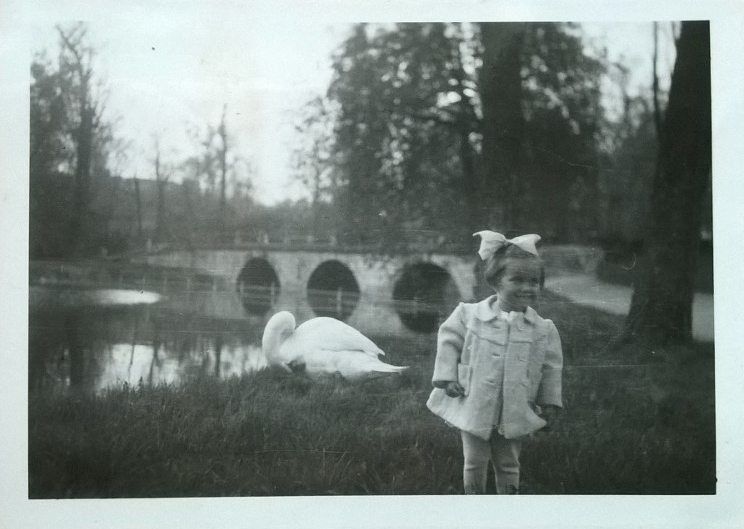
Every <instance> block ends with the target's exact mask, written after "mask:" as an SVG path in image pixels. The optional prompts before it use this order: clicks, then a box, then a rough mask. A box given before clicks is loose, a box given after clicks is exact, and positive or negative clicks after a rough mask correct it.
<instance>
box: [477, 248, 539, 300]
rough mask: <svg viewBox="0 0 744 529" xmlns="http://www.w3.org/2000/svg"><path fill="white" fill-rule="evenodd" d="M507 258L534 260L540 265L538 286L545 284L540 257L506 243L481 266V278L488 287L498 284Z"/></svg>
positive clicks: (494, 286)
mask: <svg viewBox="0 0 744 529" xmlns="http://www.w3.org/2000/svg"><path fill="white" fill-rule="evenodd" d="M509 259H534V260H536V261H537V263H538V264H539V265H540V288H541V289H542V288H543V286H544V285H545V265H544V264H543V261H542V259H540V258H539V257H537V256H536V255H533V254H531V253H529V252H526V251H524V250H522V249H521V248H520V247H519V246H516V245H514V244H506V245H504V246H502V247H501V248H499V249H498V250H496V251H495V252H494V253H493V255H492V256H491V257H489V258H488V260H487V261H486V266H485V267H484V268H483V278H484V279H485V281H486V283H487V284H488V285H489V286H490V287H492V288H496V286H497V285H498V284H499V281H500V280H501V277H502V276H503V275H504V270H505V269H506V263H507V261H508V260H509Z"/></svg>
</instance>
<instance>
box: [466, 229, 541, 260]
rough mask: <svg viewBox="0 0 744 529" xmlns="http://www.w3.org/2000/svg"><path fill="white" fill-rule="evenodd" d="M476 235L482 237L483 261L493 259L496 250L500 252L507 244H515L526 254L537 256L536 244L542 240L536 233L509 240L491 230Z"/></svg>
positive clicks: (481, 250) (480, 253)
mask: <svg viewBox="0 0 744 529" xmlns="http://www.w3.org/2000/svg"><path fill="white" fill-rule="evenodd" d="M476 235H480V238H481V244H480V248H479V249H478V255H480V257H481V259H483V260H484V261H485V260H486V259H488V258H489V257H491V256H492V255H493V254H494V252H495V251H496V250H498V249H499V248H501V247H502V246H506V245H507V244H513V245H514V246H518V247H519V248H521V249H522V250H524V251H525V252H529V253H531V254H532V255H535V256H537V248H535V243H537V241H539V240H540V236H539V235H536V234H534V233H530V234H527V235H520V236H519V237H514V238H513V239H507V238H506V237H504V236H503V235H501V234H500V233H497V232H495V231H489V230H483V231H479V232H478V233H474V234H473V237H475V236H476Z"/></svg>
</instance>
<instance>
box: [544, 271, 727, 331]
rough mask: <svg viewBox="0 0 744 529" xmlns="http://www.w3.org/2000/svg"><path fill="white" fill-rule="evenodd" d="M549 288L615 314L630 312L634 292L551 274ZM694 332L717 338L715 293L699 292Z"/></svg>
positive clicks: (580, 277)
mask: <svg viewBox="0 0 744 529" xmlns="http://www.w3.org/2000/svg"><path fill="white" fill-rule="evenodd" d="M545 288H547V289H549V290H551V291H553V292H555V293H556V294H559V295H561V296H565V297H567V298H569V299H570V300H571V301H574V302H576V303H579V304H581V305H590V306H592V307H596V308H598V309H599V310H603V311H606V312H610V313H612V314H627V313H628V310H629V309H630V298H631V295H632V293H633V291H632V289H631V288H630V287H624V286H620V285H612V284H609V283H603V282H602V281H600V280H598V279H597V278H596V277H593V276H589V275H567V276H558V277H550V278H548V279H547V280H546V281H545ZM692 335H693V337H694V338H695V339H696V340H700V341H707V342H712V341H713V295H712V294H700V293H698V294H695V299H694V301H693V305H692Z"/></svg>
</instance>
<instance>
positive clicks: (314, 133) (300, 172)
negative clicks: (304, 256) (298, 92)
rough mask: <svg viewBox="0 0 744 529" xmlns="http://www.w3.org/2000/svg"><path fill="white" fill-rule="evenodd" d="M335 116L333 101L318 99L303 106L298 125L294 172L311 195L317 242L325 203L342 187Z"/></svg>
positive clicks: (292, 160) (296, 124)
mask: <svg viewBox="0 0 744 529" xmlns="http://www.w3.org/2000/svg"><path fill="white" fill-rule="evenodd" d="M334 113H335V109H334V107H333V105H332V102H331V101H329V100H327V99H324V98H321V97H316V98H314V99H312V100H311V101H309V102H308V103H307V104H306V105H305V106H304V107H303V109H302V111H301V115H300V117H299V119H298V120H297V122H296V123H295V131H296V132H297V133H298V137H299V140H298V146H297V147H296V148H295V149H294V151H293V152H292V157H291V164H292V170H293V171H294V174H295V178H297V179H298V180H299V181H300V182H302V184H303V185H304V186H305V187H306V188H307V189H308V191H309V192H310V195H311V207H312V209H313V236H314V237H315V238H316V239H317V238H320V237H321V233H320V215H321V208H322V202H330V201H331V200H332V199H333V196H334V195H335V194H336V193H337V188H338V183H337V182H336V180H337V175H336V171H335V165H334V156H333V154H334V147H335V146H334V139H335V138H334V136H333V124H334Z"/></svg>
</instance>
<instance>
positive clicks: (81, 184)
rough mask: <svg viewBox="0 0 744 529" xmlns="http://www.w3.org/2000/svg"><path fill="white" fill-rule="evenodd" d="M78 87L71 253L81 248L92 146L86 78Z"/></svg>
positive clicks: (91, 120)
mask: <svg viewBox="0 0 744 529" xmlns="http://www.w3.org/2000/svg"><path fill="white" fill-rule="evenodd" d="M80 82H81V86H80V125H79V126H78V131H77V148H76V160H75V199H74V202H73V211H72V218H71V220H70V231H69V234H68V235H69V245H68V248H70V249H71V250H72V252H73V253H77V252H79V251H80V250H81V247H82V246H83V241H81V240H80V238H81V236H82V232H83V226H84V225H85V219H86V217H87V215H88V203H89V200H90V198H89V195H90V158H91V149H92V145H93V109H92V108H91V107H90V104H89V101H88V78H87V77H86V76H85V75H81V81H80Z"/></svg>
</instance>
